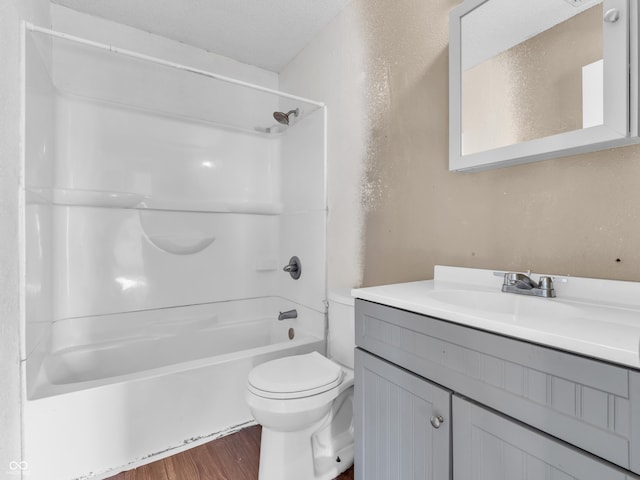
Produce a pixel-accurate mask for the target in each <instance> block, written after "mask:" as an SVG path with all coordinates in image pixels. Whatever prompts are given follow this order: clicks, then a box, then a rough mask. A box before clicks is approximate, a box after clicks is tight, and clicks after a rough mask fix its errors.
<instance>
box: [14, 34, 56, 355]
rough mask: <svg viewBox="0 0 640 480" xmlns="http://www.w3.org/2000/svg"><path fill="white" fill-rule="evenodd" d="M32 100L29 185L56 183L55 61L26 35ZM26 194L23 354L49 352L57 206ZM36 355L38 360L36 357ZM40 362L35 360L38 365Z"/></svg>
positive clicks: (26, 174) (28, 134)
mask: <svg viewBox="0 0 640 480" xmlns="http://www.w3.org/2000/svg"><path fill="white" fill-rule="evenodd" d="M25 49H26V50H27V51H28V52H29V55H27V56H26V61H25V68H26V72H25V73H26V75H25V78H26V85H25V90H26V91H25V93H26V99H25V100H26V101H25V133H26V136H25V160H26V162H25V163H26V165H25V167H24V179H23V181H24V186H25V187H29V186H34V185H39V186H44V187H50V186H51V184H52V181H53V168H54V165H53V161H54V158H53V155H54V129H53V117H54V104H55V98H54V89H53V85H52V84H51V81H50V79H49V76H48V73H47V63H49V64H50V63H51V55H50V50H47V48H46V45H45V48H43V49H42V50H40V51H39V50H37V49H36V46H35V44H34V42H33V41H32V39H31V38H29V37H27V38H26V45H25ZM24 193H25V197H26V198H25V216H24V236H25V237H24V240H25V250H26V252H27V254H26V255H25V265H24V267H25V283H26V285H25V290H24V292H25V298H24V300H25V325H24V329H23V331H25V332H26V335H24V337H23V341H24V345H23V346H22V352H23V357H24V358H26V357H28V356H30V355H32V354H34V352H35V357H37V358H40V357H41V356H42V354H43V349H44V345H43V343H44V342H43V339H44V338H45V337H46V335H47V332H48V329H49V326H50V322H51V310H52V304H53V300H52V271H51V268H52V248H53V245H52V242H53V235H52V210H51V206H50V205H47V204H46V202H42V201H41V200H40V199H39V198H37V197H36V196H33V195H31V194H30V192H29V190H28V188H25V189H24ZM35 357H34V358H35ZM38 363H39V361H38V362H32V364H33V365H34V366H37V364H38Z"/></svg>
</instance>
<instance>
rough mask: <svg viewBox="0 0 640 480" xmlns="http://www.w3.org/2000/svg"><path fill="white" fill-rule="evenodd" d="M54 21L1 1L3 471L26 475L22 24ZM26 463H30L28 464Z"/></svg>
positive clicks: (23, 4)
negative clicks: (23, 469) (22, 346)
mask: <svg viewBox="0 0 640 480" xmlns="http://www.w3.org/2000/svg"><path fill="white" fill-rule="evenodd" d="M22 20H28V21H32V22H38V23H40V24H42V25H48V24H49V23H50V22H49V2H48V1H46V0H5V1H3V2H1V3H0V59H1V62H2V75H0V232H1V235H2V241H1V242H0V271H2V275H0V431H1V432H2V435H0V477H2V478H16V479H19V478H21V476H20V473H19V472H18V471H17V470H11V469H10V468H9V465H10V462H20V461H21V425H20V423H21V407H20V290H21V289H20V283H21V281H20V276H21V275H23V272H21V271H20V247H19V242H20V237H21V234H20V220H19V219H20V207H19V192H18V185H19V184H20V175H21V174H22V173H21V166H20V165H21V161H20V155H21V154H20V150H21V147H20V122H19V121H18V120H19V119H20V118H21V112H20V90H21V87H20V79H21V69H20V36H21V31H20V24H21V21H22ZM23 466H24V465H23Z"/></svg>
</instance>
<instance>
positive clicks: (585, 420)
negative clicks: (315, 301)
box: [355, 300, 640, 480]
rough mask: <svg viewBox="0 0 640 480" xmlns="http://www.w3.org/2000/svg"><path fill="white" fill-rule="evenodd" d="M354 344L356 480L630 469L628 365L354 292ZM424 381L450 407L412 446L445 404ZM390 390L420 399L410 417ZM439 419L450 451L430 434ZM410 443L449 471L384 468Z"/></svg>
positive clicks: (491, 478) (633, 428)
mask: <svg viewBox="0 0 640 480" xmlns="http://www.w3.org/2000/svg"><path fill="white" fill-rule="evenodd" d="M356 345H357V346H358V348H357V349H356V371H355V374H356V377H355V388H356V397H355V400H356V403H355V412H356V417H355V420H356V422H355V426H356V452H357V453H356V462H357V463H356V478H358V479H360V480H372V479H385V480H392V479H393V480H395V479H398V480H405V479H413V478H435V479H436V480H448V479H450V478H453V480H518V479H521V478H522V479H527V480H538V479H540V480H543V479H544V480H549V479H552V480H560V479H561V480H570V479H577V480H591V479H593V480H596V479H599V480H616V479H621V480H622V479H625V480H629V479H634V480H640V476H638V474H640V372H638V371H636V370H633V369H629V368H625V367H623V366H618V365H612V364H609V363H606V362H602V361H599V360H595V359H590V358H585V357H581V356H578V355H574V354H571V353H568V352H562V351H559V350H555V349H552V348H548V347H544V346H541V345H535V344H531V343H528V342H524V341H520V340H516V339H513V338H507V337H504V336H500V335H496V334H492V333H489V332H484V331H480V330H476V329H472V328H468V327H465V326H462V325H458V324H455V323H451V322H447V321H443V320H440V319H435V318H432V317H428V316H425V315H420V314H416V313H412V312H407V311H404V310H400V309H397V308H393V307H389V306H385V305H380V304H376V303H372V302H368V301H363V300H357V301H356ZM420 385H423V387H420ZM436 385H438V386H436ZM421 388H424V389H425V390H424V391H425V392H426V393H424V394H418V393H416V392H420V391H421V390H420V389H421ZM435 391H438V392H442V394H444V395H447V392H448V391H450V392H451V397H450V398H451V399H452V400H451V402H452V408H451V409H450V410H449V414H448V415H445V414H442V416H443V419H444V424H443V425H442V426H441V427H440V429H435V430H436V431H435V432H434V431H433V430H432V431H431V432H430V433H429V431H428V429H427V433H424V432H423V433H421V435H422V437H420V439H419V440H418V441H416V442H415V445H414V440H413V437H414V436H415V435H416V431H420V430H416V429H417V428H418V426H420V427H422V426H424V425H425V424H426V425H427V426H429V419H430V417H431V416H433V415H434V414H438V415H440V413H439V411H442V412H444V411H445V410H439V409H441V408H444V407H442V406H441V403H438V402H442V401H445V400H444V399H443V400H439V401H438V402H436V401H434V400H433V398H435V397H432V396H429V395H431V393H432V392H435ZM412 396H413V397H412ZM400 397H403V398H405V397H406V399H409V398H412V399H413V398H414V397H415V398H423V399H426V400H425V402H426V403H425V407H424V411H423V414H422V417H421V418H420V419H417V418H416V419H415V421H413V420H409V419H410V418H412V417H411V415H413V413H412V412H413V411H414V410H410V409H409V408H408V407H407V405H409V403H404V404H402V403H399V401H398V400H397V398H400ZM407 401H408V400H405V402H407ZM412 401H417V400H412ZM412 405H413V404H412ZM435 406H437V408H435ZM412 408H413V407H412ZM399 419H401V420H402V422H404V423H398V420H399ZM411 422H413V423H412V424H411V425H410V423H411ZM412 425H413V426H412ZM451 426H453V427H452V428H453V430H451V431H450V430H449V429H450V428H451ZM443 428H445V430H444V432H446V433H447V435H449V434H450V435H451V438H452V446H453V448H452V451H451V452H450V455H447V453H446V452H447V448H449V447H448V445H441V446H438V445H436V444H435V443H434V442H436V441H438V440H439V437H438V436H439V435H440V434H441V433H442V432H443V430H442V429H443ZM449 432H450V433H449ZM443 441H444V442H445V443H447V441H445V440H443ZM420 442H422V444H424V445H425V446H424V447H422V446H420V448H421V449H422V450H423V451H424V452H425V453H424V455H425V457H426V458H429V460H430V461H432V459H433V457H432V455H433V452H438V461H445V460H446V461H451V462H452V464H453V468H452V472H453V473H452V475H451V476H449V475H447V473H446V471H443V472H444V473H441V474H439V475H438V476H434V477H429V476H422V477H421V476H417V475H414V476H411V475H408V474H407V475H400V476H397V475H395V474H391V475H389V474H388V472H389V471H391V472H396V471H398V470H397V469H398V468H402V467H394V468H396V470H388V468H389V467H387V465H388V464H393V465H395V463H394V462H396V463H397V462H401V463H404V462H407V460H406V458H404V457H401V455H403V454H404V453H403V452H402V449H403V448H404V445H410V446H411V449H412V450H411V451H412V452H416V451H417V450H416V448H417V447H416V446H417V445H421V444H420ZM399 445H401V446H402V447H399ZM411 455H415V453H411ZM410 458H412V459H413V458H414V457H413V456H411V457H410ZM434 465H435V463H434ZM385 469H387V470H385Z"/></svg>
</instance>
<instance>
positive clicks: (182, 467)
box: [108, 426, 353, 480]
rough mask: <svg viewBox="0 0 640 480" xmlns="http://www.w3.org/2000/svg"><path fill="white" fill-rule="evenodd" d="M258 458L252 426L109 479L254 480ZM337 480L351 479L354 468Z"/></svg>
mask: <svg viewBox="0 0 640 480" xmlns="http://www.w3.org/2000/svg"><path fill="white" fill-rule="evenodd" d="M259 458H260V426H254V427H249V428H245V429H244V430H241V431H239V432H237V433H234V434H232V435H227V436H226V437H222V438H219V439H218V440H214V441H212V442H209V443H205V444H203V445H200V446H199V447H194V448H192V449H190V450H186V451H184V452H182V453H178V454H176V455H173V456H171V457H167V458H165V459H163V460H158V461H157V462H153V463H150V464H148V465H143V466H142V467H138V468H136V469H135V470H129V471H126V472H122V473H119V474H118V475H115V476H113V477H110V478H109V479H108V480H256V479H257V478H258V460H259ZM300 480H304V479H300ZM337 480H353V467H351V468H350V469H349V470H347V471H346V472H345V473H343V474H342V475H340V476H339V477H338V479H337Z"/></svg>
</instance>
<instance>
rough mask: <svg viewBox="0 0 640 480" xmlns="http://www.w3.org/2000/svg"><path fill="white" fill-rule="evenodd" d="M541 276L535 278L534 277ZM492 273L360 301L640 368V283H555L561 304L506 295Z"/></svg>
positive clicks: (456, 276) (448, 276)
mask: <svg viewBox="0 0 640 480" xmlns="http://www.w3.org/2000/svg"><path fill="white" fill-rule="evenodd" d="M534 275H535V274H534ZM502 281H503V279H502V278H500V277H497V276H495V275H494V272H493V271H491V270H479V269H469V268H457V267H436V269H435V279H434V280H428V281H422V282H411V283H404V284H395V285H383V286H379V287H370V288H362V289H356V290H354V291H353V292H352V295H353V296H354V297H355V298H359V299H362V300H369V301H372V302H376V303H381V304H385V305H389V306H391V307H396V308H400V309H403V310H407V311H411V312H415V313H419V314H423V315H427V316H430V317H434V318H439V319H442V320H446V321H450V322H455V323H459V324H463V325H466V326H469V327H472V328H477V329H481V330H485V331H489V332H493V333H498V334H501V335H506V336H510V337H514V338H519V339H523V340H527V341H530V342H534V343H538V344H541V345H546V346H551V347H556V348H559V349H562V350H566V351H570V352H573V353H579V354H583V355H586V356H590V357H594V358H598V359H602V360H606V361H610V362H614V363H619V364H623V365H628V366H633V367H635V368H640V283H638V282H621V281H615V280H600V279H590V278H578V277H556V280H555V281H554V283H555V289H556V292H557V297H556V298H541V297H533V296H527V295H520V294H514V293H508V292H502V291H501V287H502Z"/></svg>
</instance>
